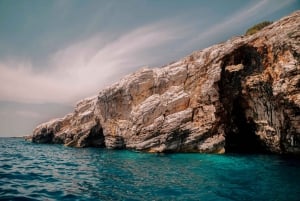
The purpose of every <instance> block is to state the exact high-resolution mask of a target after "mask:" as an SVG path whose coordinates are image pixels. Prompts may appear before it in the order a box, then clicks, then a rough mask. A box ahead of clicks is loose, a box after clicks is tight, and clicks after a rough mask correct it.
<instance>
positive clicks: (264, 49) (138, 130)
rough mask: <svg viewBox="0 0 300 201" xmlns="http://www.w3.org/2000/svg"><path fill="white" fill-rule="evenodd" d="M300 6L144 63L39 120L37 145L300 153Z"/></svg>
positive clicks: (33, 139) (210, 151) (35, 133)
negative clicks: (170, 57) (257, 26)
mask: <svg viewBox="0 0 300 201" xmlns="http://www.w3.org/2000/svg"><path fill="white" fill-rule="evenodd" d="M299 62H300V11H298V12H295V13H293V14H292V15H290V16H288V17H285V18H283V19H282V20H280V21H278V22H275V23H273V24H271V25H270V26H268V27H266V28H264V29H263V30H262V31H260V32H258V33H256V34H254V35H251V36H241V37H235V38H233V39H231V40H228V41H227V42H225V43H222V44H218V45H215V46H212V47H209V48H206V49H204V50H202V51H197V52H194V53H192V54H191V55H190V56H187V57H185V58H183V59H181V60H179V61H177V62H174V63H172V64H169V65H166V66H164V67H162V68H152V69H150V68H143V69H141V70H139V71H137V72H136V73H133V74H131V75H128V76H126V77H125V78H123V79H122V80H121V81H120V82H118V83H116V84H114V85H112V86H111V87H109V88H106V89H104V90H102V91H101V92H100V93H99V94H98V96H95V97H92V98H89V99H85V100H82V101H81V102H79V103H78V104H77V106H76V108H75V111H74V113H72V114H69V115H67V116H65V117H64V118H62V119H56V120H52V121H50V122H47V123H44V124H41V125H39V126H38V127H37V128H36V129H35V130H34V132H33V135H32V137H31V139H32V141H33V142H37V143H62V144H66V145H68V146H75V147H87V146H96V147H107V148H112V149H124V148H127V149H135V150H141V151H148V152H206V153H224V152H225V151H226V152H230V151H237V152H272V153H295V154H299V153H300V89H299V87H300V65H299Z"/></svg>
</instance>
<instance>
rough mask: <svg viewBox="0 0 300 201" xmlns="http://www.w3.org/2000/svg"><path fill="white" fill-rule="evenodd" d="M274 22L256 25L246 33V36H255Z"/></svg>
mask: <svg viewBox="0 0 300 201" xmlns="http://www.w3.org/2000/svg"><path fill="white" fill-rule="evenodd" d="M272 23H273V22H270V21H263V22H261V23H258V24H256V25H254V26H253V27H251V28H249V29H248V30H247V31H246V35H252V34H255V33H256V32H258V31H259V30H261V29H262V28H264V27H266V26H268V25H270V24H272Z"/></svg>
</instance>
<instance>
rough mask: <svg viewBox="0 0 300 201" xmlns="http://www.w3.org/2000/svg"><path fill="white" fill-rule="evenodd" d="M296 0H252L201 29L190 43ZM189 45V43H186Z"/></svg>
mask: <svg viewBox="0 0 300 201" xmlns="http://www.w3.org/2000/svg"><path fill="white" fill-rule="evenodd" d="M295 1H296V0H285V1H276V2H274V1H273V0H261V1H253V2H254V3H252V4H250V5H249V6H247V7H245V8H244V9H242V10H239V11H237V12H236V13H233V14H232V15H231V16H228V18H225V19H224V20H223V21H221V22H220V23H217V24H214V25H213V26H211V27H210V28H208V29H207V30H205V31H203V32H202V33H201V34H200V35H198V37H195V38H194V39H193V40H192V41H191V42H190V44H192V43H195V42H197V41H202V40H207V39H208V38H215V37H218V36H220V33H221V34H224V33H228V32H230V31H231V30H232V29H236V28H237V27H239V26H240V25H243V24H247V23H249V22H253V21H255V20H257V18H258V17H259V18H264V17H265V16H268V15H270V14H271V13H274V12H276V11H278V10H279V9H282V8H284V7H286V6H288V5H290V4H292V3H293V2H295ZM187 45H189V44H187Z"/></svg>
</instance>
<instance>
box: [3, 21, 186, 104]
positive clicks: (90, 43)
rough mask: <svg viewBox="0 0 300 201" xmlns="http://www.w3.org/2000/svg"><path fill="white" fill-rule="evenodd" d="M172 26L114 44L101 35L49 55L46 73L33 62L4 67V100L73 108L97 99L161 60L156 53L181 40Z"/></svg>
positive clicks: (149, 29) (131, 34) (145, 29)
mask: <svg viewBox="0 0 300 201" xmlns="http://www.w3.org/2000/svg"><path fill="white" fill-rule="evenodd" d="M173 25H174V24H172V23H169V24H167V22H160V23H156V24H151V25H147V26H143V27H140V28H137V29H135V30H133V31H131V32H128V33H126V34H124V35H122V36H120V37H118V38H115V39H113V40H110V41H109V40H108V38H109V36H107V35H105V34H101V33H99V34H98V35H95V36H94V37H91V38H89V39H87V40H84V41H81V42H78V43H76V44H73V45H71V46H69V47H66V48H64V49H61V50H59V51H57V52H55V53H54V54H52V55H50V56H49V59H48V61H47V62H46V63H47V66H48V67H47V68H41V69H42V70H41V69H40V70H37V69H38V68H37V67H36V66H32V63H31V62H30V61H20V60H16V59H14V60H12V61H10V62H6V63H0V80H1V85H0V100H5V101H17V102H35V103H40V102H61V103H67V102H69V103H73V102H74V101H76V100H77V99H79V98H82V97H84V96H87V95H92V94H96V93H97V92H98V91H99V90H100V89H101V88H103V87H104V86H106V85H108V84H111V83H112V82H114V81H116V80H117V79H118V78H119V77H120V76H122V75H124V74H127V73H128V72H132V71H134V70H136V69H137V68H138V67H141V65H145V64H146V63H145V61H148V62H151V58H152V61H154V60H155V59H157V58H155V57H153V55H155V52H154V50H155V48H158V47H160V46H161V45H163V44H166V43H169V42H172V41H174V40H176V39H178V38H180V37H181V34H180V33H181V31H182V29H181V28H180V27H176V26H173ZM108 41H109V42H108ZM156 55H157V53H156Z"/></svg>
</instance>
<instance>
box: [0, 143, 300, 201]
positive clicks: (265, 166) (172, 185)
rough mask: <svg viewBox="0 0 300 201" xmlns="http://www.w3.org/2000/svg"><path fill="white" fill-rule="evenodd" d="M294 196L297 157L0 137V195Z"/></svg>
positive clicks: (299, 173) (290, 200)
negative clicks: (112, 147)
mask: <svg viewBox="0 0 300 201" xmlns="http://www.w3.org/2000/svg"><path fill="white" fill-rule="evenodd" d="M299 199H300V160H297V159H293V158H287V157H282V156H272V155H238V154H232V155H208V154H167V155H163V154H147V153H137V152H132V151H116V150H115V151H114V150H105V149H97V148H86V149H77V148H70V147H65V146H62V145H43V144H32V143H29V142H26V141H24V140H23V139H15V138H0V200H204V201H213V200H216V201H217V200H218V201H220V200H221V201H222V200H228V201H229V200H245V201H246V200H249V201H250V200H251V201H252V200H279V201H284V200H287V201H296V200H297V201H298V200H299Z"/></svg>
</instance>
